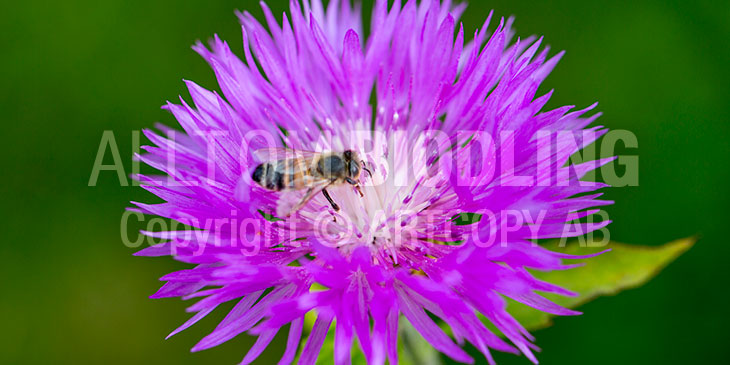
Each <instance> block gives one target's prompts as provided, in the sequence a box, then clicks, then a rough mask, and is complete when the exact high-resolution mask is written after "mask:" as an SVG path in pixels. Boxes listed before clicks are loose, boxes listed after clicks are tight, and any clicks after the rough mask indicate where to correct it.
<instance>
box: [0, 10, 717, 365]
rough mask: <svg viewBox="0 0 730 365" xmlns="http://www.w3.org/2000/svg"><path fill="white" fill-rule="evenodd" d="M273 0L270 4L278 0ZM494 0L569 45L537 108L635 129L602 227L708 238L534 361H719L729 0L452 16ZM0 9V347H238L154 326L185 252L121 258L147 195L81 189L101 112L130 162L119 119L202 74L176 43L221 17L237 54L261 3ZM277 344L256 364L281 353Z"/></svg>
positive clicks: (240, 344)
mask: <svg viewBox="0 0 730 365" xmlns="http://www.w3.org/2000/svg"><path fill="white" fill-rule="evenodd" d="M270 6H271V7H272V9H273V10H274V12H275V13H277V14H281V11H282V10H283V9H284V2H281V1H278V2H274V1H272V2H271V4H270ZM364 7H365V8H369V4H367V3H366V4H365V6H364ZM492 8H493V9H495V13H496V14H497V15H510V14H514V15H515V16H516V17H517V21H516V28H517V31H518V35H520V36H523V37H524V36H527V35H530V34H543V35H545V36H546V40H547V42H548V43H549V44H551V45H552V46H553V49H554V50H560V49H565V50H567V55H566V56H565V57H564V58H563V61H561V63H560V64H559V65H558V67H557V69H556V70H555V71H554V73H553V74H552V75H551V76H550V77H549V78H548V80H547V82H546V86H547V88H555V89H556V93H555V95H554V97H553V99H552V100H551V103H550V106H553V107H554V106H558V105H563V104H575V105H578V106H585V105H588V104H591V103H592V102H593V101H596V100H598V101H600V102H601V104H600V106H599V109H600V110H601V111H603V112H604V113H605V114H604V116H603V117H602V118H601V119H600V122H601V123H602V124H604V125H606V126H608V127H610V128H612V129H627V130H630V131H632V132H634V133H635V134H636V135H637V136H638V141H639V148H638V150H637V149H630V150H629V149H625V150H620V151H619V152H620V153H622V154H629V155H635V154H638V155H639V156H640V185H639V186H638V187H626V188H617V189H613V190H609V191H608V193H607V195H608V196H609V197H610V198H611V199H615V200H616V204H615V205H613V206H611V207H609V208H608V209H607V210H608V212H609V214H610V216H611V219H613V221H614V223H613V224H612V225H611V226H610V229H611V238H612V239H614V240H617V241H622V242H627V243H637V244H646V245H657V244H661V243H664V242H668V241H670V240H673V239H676V238H680V237H686V236H690V235H694V234H701V236H702V238H701V240H700V241H699V243H698V244H697V245H696V247H694V248H693V249H692V250H690V251H689V252H688V253H687V254H685V255H684V256H682V257H681V258H680V259H679V260H678V261H676V262H675V263H673V264H671V265H670V266H669V267H668V268H667V269H666V270H665V271H664V272H662V273H661V274H660V275H659V276H658V277H657V278H655V279H654V280H653V281H651V282H650V283H649V284H647V285H646V286H645V287H643V288H641V289H637V290H630V291H627V292H624V293H622V294H620V295H619V296H616V297H604V298H600V299H598V300H596V301H594V302H592V303H589V304H588V305H585V306H583V307H582V308H581V309H582V310H583V311H585V313H586V314H585V315H583V316H580V317H571V318H559V319H557V320H556V321H555V325H554V326H553V327H551V328H549V329H545V330H540V331H537V332H536V333H535V334H536V336H537V338H538V341H537V344H538V345H539V346H541V347H542V348H543V353H542V354H540V355H539V358H540V360H541V361H542V363H544V364H584V363H593V364H615V363H631V364H641V363H664V364H687V363H701V362H708V363H718V362H725V361H727V356H728V355H730V354H729V352H730V351H729V350H728V348H729V347H728V345H727V341H728V339H729V338H728V335H727V333H728V330H730V326H729V325H730V320H729V318H730V316H729V315H728V311H727V308H728V289H727V284H728V282H727V279H728V258H729V257H730V249H729V248H728V244H727V242H726V239H725V238H726V237H727V234H726V233H723V232H726V230H727V229H728V223H727V221H728V218H730V217H729V215H728V213H727V212H728V210H727V206H728V203H730V202H729V199H728V197H729V195H730V194H728V191H727V188H728V181H730V176H729V174H728V165H729V164H728V160H729V159H728V158H729V157H730V156H729V153H728V152H729V146H728V140H727V137H728V129H729V126H728V125H729V119H730V118H728V105H729V104H728V101H727V98H728V96H729V95H730V94H729V93H728V85H730V77H729V76H730V72H729V71H728V63H729V62H728V61H730V46H729V44H728V40H729V39H730V26H729V24H730V7H729V6H728V2H726V1H725V2H721V1H702V2H687V1H685V2H679V1H646V0H641V1H604V2H587V1H579V0H563V1H555V2H552V3H547V2H532V1H529V2H528V1H489V2H485V3H482V2H481V1H479V2H474V3H472V4H471V6H470V8H469V9H470V10H469V11H468V12H467V13H466V16H465V18H464V19H463V20H464V25H465V29H472V30H473V29H474V28H475V27H477V26H480V25H481V23H482V20H483V18H484V17H485V16H486V14H487V13H488V11H489V9H492ZM0 9H2V14H3V15H2V21H0V34H1V36H0V37H2V40H3V46H2V51H0V52H1V54H2V56H0V79H1V80H2V84H3V87H2V89H0V93H1V95H2V97H1V98H0V109H1V110H0V113H1V114H0V115H2V127H3V128H2V130H3V132H2V136H3V143H2V147H0V148H2V152H3V153H2V157H3V163H2V166H3V170H4V173H3V176H5V178H4V179H3V180H4V181H3V184H2V187H3V192H2V202H3V209H2V219H1V220H0V222H2V224H3V229H2V232H3V234H2V236H3V242H2V245H0V255H1V256H0V257H1V258H2V264H1V265H0V282H1V283H2V299H1V300H0V313H2V314H3V315H2V320H0V328H1V329H2V330H1V331H0V363H3V364H22V363H74V364H81V363H132V362H142V363H166V364H167V363H169V364H172V363H176V364H180V363H191V364H192V363H234V362H238V361H240V360H241V359H242V356H243V354H244V353H245V351H246V349H247V348H248V346H249V345H250V344H251V343H252V340H251V338H248V337H246V336H239V337H238V338H236V339H235V340H233V341H230V342H228V343H226V344H224V345H222V346H220V347H218V348H214V349H211V350H207V351H204V352H202V353H194V354H191V353H190V352H189V351H188V350H189V348H190V347H192V345H194V344H195V343H196V342H197V340H198V339H200V338H201V337H202V336H203V335H204V334H206V333H208V332H209V331H210V330H212V329H213V327H214V326H215V324H216V318H209V319H207V320H204V321H202V322H201V323H199V324H198V325H197V326H195V327H193V328H192V329H189V330H187V331H185V332H183V333H181V334H179V335H177V336H176V337H173V338H172V339H170V340H167V341H165V340H164V337H165V336H166V335H167V334H168V333H169V332H170V331H171V330H172V329H174V328H175V327H176V326H178V325H179V324H181V323H182V322H184V321H185V320H186V319H187V318H188V316H189V315H188V314H186V313H185V312H184V308H185V307H186V303H184V302H182V301H180V300H178V299H167V300H155V301H153V300H150V299H147V296H148V295H150V294H152V293H153V292H154V291H155V290H156V289H157V288H158V286H159V285H160V283H159V282H158V281H157V278H158V277H160V276H162V275H163V274H165V273H167V272H169V271H171V270H174V269H177V268H181V267H183V266H184V265H181V264H179V263H175V262H173V261H172V260H170V259H169V258H157V259H151V258H136V257H133V256H132V253H133V252H134V251H136V249H133V248H129V247H126V246H125V245H123V244H122V242H121V238H120V217H121V214H122V212H123V209H124V208H125V207H126V206H127V205H128V201H130V200H142V201H153V198H152V197H150V196H149V195H148V194H146V193H144V192H143V191H142V189H140V188H135V187H121V186H120V185H119V182H118V180H117V178H116V175H115V174H114V173H112V172H102V173H101V176H100V178H99V182H98V185H97V186H95V187H89V186H87V183H88V181H89V175H90V172H91V168H92V165H93V162H94V158H95V155H96V152H97V149H98V146H99V141H100V138H101V135H102V132H103V131H104V130H112V131H114V133H115V136H116V141H117V143H118V145H119V148H120V150H121V152H122V156H123V158H124V163H125V166H126V167H127V171H128V172H129V169H130V167H131V160H130V158H129V156H130V155H131V150H132V131H135V130H140V129H141V128H143V127H150V126H152V125H153V123H154V122H155V121H162V122H163V123H166V124H168V125H175V123H174V120H173V118H172V117H171V116H170V115H168V114H167V113H166V112H164V111H162V110H160V109H159V107H160V105H161V104H162V103H163V102H164V101H165V100H167V99H170V100H174V99H176V97H177V95H178V94H183V95H185V96H186V97H187V93H186V91H185V88H184V84H183V83H182V81H181V79H182V78H186V79H191V80H196V81H197V82H198V83H200V84H201V85H203V86H207V87H209V88H216V83H215V80H214V76H213V73H212V72H211V71H210V70H209V68H208V66H207V65H206V64H205V63H204V61H203V60H202V59H201V58H200V57H198V55H197V54H195V53H194V52H193V51H192V50H191V49H190V45H191V44H192V43H193V42H194V41H195V40H196V39H203V40H206V39H208V38H209V37H211V36H212V35H213V34H214V33H218V34H220V35H221V37H222V38H224V39H227V40H228V41H229V42H230V44H231V45H232V46H233V47H234V49H236V50H237V51H238V53H239V54H240V53H241V34H240V27H239V26H238V23H237V19H236V18H235V16H234V15H233V10H234V9H241V10H243V9H249V10H252V12H253V13H254V14H255V15H257V16H259V17H260V16H261V12H260V10H259V8H258V4H257V3H256V2H254V1H244V0H237V1H215V2H203V1H196V2H193V1H129V0H127V1H118V0H107V1H89V0H69V1H53V2H51V1H48V2H39V1H25V2H20V1H14V2H4V4H3V5H0ZM467 33H471V32H467ZM547 88H546V89H547ZM107 158H108V160H106V161H105V162H110V159H109V156H107ZM213 317H215V316H213ZM217 317H218V318H220V317H221V314H218V315H217ZM279 340H281V339H279ZM278 343H279V345H277V346H272V347H271V348H270V349H268V350H267V351H266V352H265V353H264V356H263V357H262V358H260V359H259V363H269V362H271V361H273V360H278V356H279V354H280V352H281V347H280V346H281V341H279V342H278ZM497 359H498V361H499V362H500V363H501V364H513V363H514V364H527V363H528V361H527V360H526V359H525V358H524V357H516V356H513V355H504V354H501V355H499V356H498V357H497Z"/></svg>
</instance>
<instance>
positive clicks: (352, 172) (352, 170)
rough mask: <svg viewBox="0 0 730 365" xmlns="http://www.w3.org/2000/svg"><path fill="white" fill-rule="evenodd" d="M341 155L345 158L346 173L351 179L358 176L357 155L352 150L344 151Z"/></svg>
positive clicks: (358, 164)
mask: <svg viewBox="0 0 730 365" xmlns="http://www.w3.org/2000/svg"><path fill="white" fill-rule="evenodd" d="M342 156H343V157H344V158H345V164H346V165H347V175H348V177H350V178H352V179H357V178H358V177H360V163H359V162H358V161H357V157H356V156H355V153H354V152H352V150H347V151H345V152H344V153H343V154H342Z"/></svg>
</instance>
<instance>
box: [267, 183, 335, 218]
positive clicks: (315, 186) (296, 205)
mask: <svg viewBox="0 0 730 365" xmlns="http://www.w3.org/2000/svg"><path fill="white" fill-rule="evenodd" d="M331 184H332V182H331V181H329V180H317V181H313V182H312V184H311V185H310V186H309V188H307V191H306V192H305V193H304V195H301V194H300V193H299V192H298V191H290V192H287V193H284V194H281V196H280V197H279V201H278V202H277V205H276V215H277V216H278V217H289V216H290V215H292V213H294V212H296V211H297V210H299V209H301V208H302V207H303V206H305V205H306V204H307V203H308V202H309V201H310V200H312V198H314V197H315V196H317V194H319V193H320V192H322V190H323V189H325V188H327V187H328V186H330V185H331Z"/></svg>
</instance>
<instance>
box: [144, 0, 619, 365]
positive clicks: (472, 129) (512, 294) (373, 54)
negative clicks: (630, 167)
mask: <svg viewBox="0 0 730 365" xmlns="http://www.w3.org/2000/svg"><path fill="white" fill-rule="evenodd" d="M262 6H263V9H264V14H265V16H266V22H267V28H265V27H264V26H262V25H261V24H260V23H259V22H257V21H256V20H255V19H254V18H253V17H252V16H251V15H250V14H248V13H242V14H238V15H239V18H240V21H241V23H242V25H243V26H242V29H243V43H244V44H243V48H244V55H245V57H244V58H243V60H242V59H240V58H239V57H237V56H236V55H234V54H233V53H232V51H231V49H230V48H229V46H228V44H227V43H226V42H224V41H221V40H220V39H218V37H216V38H215V39H214V40H213V41H212V42H211V44H210V49H208V48H206V47H205V46H204V45H202V44H200V43H198V44H196V45H195V46H194V47H193V48H194V49H195V51H197V52H198V53H200V55H202V56H203V58H205V60H207V61H208V62H209V63H210V65H211V66H212V68H213V70H214V71H215V74H216V77H217V79H218V82H219V86H220V89H221V91H222V95H219V94H218V93H216V92H211V91H208V90H206V89H204V88H202V87H200V86H198V85H197V84H195V83H193V82H191V81H186V83H187V86H188V88H189V92H190V95H191V97H192V100H193V102H194V107H193V106H191V105H188V104H187V103H186V102H185V101H184V100H183V99H182V98H181V99H180V103H181V104H180V105H176V104H172V103H168V105H167V106H166V109H168V110H169V111H170V112H172V113H173V115H174V116H175V118H176V119H177V120H178V122H179V123H180V124H181V126H182V128H183V129H184V132H177V131H174V130H172V129H169V128H165V127H162V126H160V129H161V130H162V131H163V132H164V134H165V136H164V137H163V136H160V135H158V134H155V133H154V132H151V131H149V130H147V131H145V134H146V136H147V137H148V138H149V139H150V141H152V142H153V143H154V144H155V145H156V146H154V147H152V146H145V147H144V149H145V151H146V153H145V154H144V155H141V156H138V157H139V158H140V159H141V160H142V161H144V162H145V163H147V164H149V165H150V166H152V167H154V168H156V169H159V170H161V171H163V172H165V173H166V174H167V175H168V176H163V177H159V176H139V177H138V178H139V180H140V181H141V182H142V183H143V187H144V188H145V189H147V190H148V191H150V192H152V193H153V194H155V195H157V196H158V197H160V198H162V199H163V200H164V202H163V203H160V204H143V203H134V204H135V205H136V206H137V207H138V209H139V211H141V212H143V213H146V214H151V215H157V216H162V217H166V218H170V219H173V220H176V221H179V222H182V223H184V224H186V225H188V226H189V227H193V228H194V229H184V230H175V231H165V232H144V233H145V234H147V235H149V236H152V237H157V238H161V239H165V240H167V241H166V242H165V243H161V244H159V245H155V246H152V247H149V248H146V249H144V250H142V251H140V252H139V253H137V254H138V255H141V256H163V255H173V256H174V257H175V258H176V259H178V260H180V261H183V262H187V263H190V264H194V265H195V266H194V267H192V268H190V269H187V270H182V271H177V272H173V273H170V274H168V275H166V276H164V277H163V278H162V280H164V281H166V282H167V283H166V284H164V285H163V286H162V288H161V289H160V290H159V291H158V292H157V293H155V294H154V295H153V296H152V297H153V298H163V297H183V298H184V299H189V298H201V299H200V300H199V301H198V302H197V303H195V304H194V305H192V306H191V307H190V308H189V311H190V312H193V313H195V315H194V316H193V317H192V318H191V319H190V320H189V321H187V322H186V323H185V324H183V325H182V326H181V327H180V328H178V329H177V330H175V331H174V332H172V334H171V335H173V334H175V333H178V332H180V331H182V330H184V329H186V328H188V327H189V326H191V325H193V324H194V323H196V322H197V321H198V320H200V319H201V318H203V317H205V316H206V315H208V314H209V313H210V312H211V311H213V310H214V309H215V308H216V307H217V306H219V305H220V304H222V303H224V302H228V301H231V300H237V301H238V303H237V304H236V305H235V307H234V308H233V309H232V310H231V311H230V312H229V313H228V315H227V316H226V317H225V319H224V320H223V321H222V322H221V323H220V324H219V325H218V326H217V327H216V329H215V330H214V331H213V332H212V333H211V334H209V335H208V336H206V337H205V338H203V339H202V340H201V341H200V342H199V343H198V344H197V345H195V347H194V348H193V351H197V350H204V349H207V348H210V347H213V346H217V345H219V344H221V343H223V342H225V341H227V340H229V339H231V338H233V337H235V336H237V335H239V334H241V333H244V332H247V333H249V334H253V335H256V336H258V339H257V341H256V343H255V344H254V345H253V347H252V348H251V349H250V350H249V352H248V354H247V355H246V356H245V358H244V359H243V363H250V362H251V361H253V360H254V359H256V357H257V356H258V355H260V354H261V352H262V351H263V350H264V349H265V348H266V346H267V345H268V344H269V343H270V341H271V340H272V339H273V337H274V336H275V335H276V334H277V332H278V331H280V330H281V329H282V328H283V327H285V326H286V325H290V326H289V327H288V328H289V331H288V332H289V333H288V341H287V347H286V350H285V352H284V354H283V358H282V360H281V363H289V362H291V361H292V360H293V359H294V358H295V356H296V355H297V352H298V350H300V351H301V354H300V361H301V363H304V364H307V363H314V362H315V360H316V358H317V356H318V354H319V351H320V348H321V347H322V344H323V341H324V340H325V336H326V334H327V332H328V331H329V329H330V326H331V325H332V324H334V330H335V347H334V349H335V350H334V351H335V354H334V357H335V360H336V362H337V363H338V364H339V363H347V362H349V360H350V351H351V348H352V343H353V341H354V340H355V339H357V342H358V343H359V347H360V349H361V351H362V352H363V354H364V356H365V358H366V359H367V360H368V362H369V363H373V364H382V363H383V362H384V361H385V360H386V359H388V360H389V361H390V362H392V363H395V362H397V361H398V352H397V341H398V321H399V317H401V316H404V317H405V319H406V320H408V321H409V322H410V323H411V324H412V326H413V327H414V328H415V329H416V330H417V331H418V332H419V333H420V334H421V335H422V336H423V337H424V338H425V339H426V340H427V341H428V342H429V343H430V344H431V345H432V346H433V347H434V348H436V349H437V350H439V351H441V352H443V353H444V354H446V355H447V356H449V357H451V358H453V359H454V360H456V361H461V362H471V361H473V359H472V358H471V357H470V356H469V355H468V354H467V353H466V352H465V351H464V350H463V349H462V346H460V345H462V344H464V343H465V341H468V342H470V343H471V344H473V345H474V346H475V347H476V348H478V349H479V350H480V351H481V352H482V353H483V354H484V356H485V357H486V358H487V359H488V360H489V362H490V363H492V362H493V360H492V357H491V355H490V352H489V351H490V348H491V349H495V350H499V351H507V352H514V353H520V352H521V353H523V354H524V355H525V356H527V357H528V358H529V359H530V360H532V361H533V362H537V360H536V359H535V357H534V355H533V353H532V351H533V350H536V349H537V347H536V346H535V345H534V344H533V343H532V341H533V340H534V339H533V337H532V336H531V335H530V334H529V333H528V332H527V331H526V329H525V328H523V327H522V326H521V325H520V323H518V322H517V321H516V320H515V319H514V318H512V317H511V316H510V314H509V313H507V312H506V310H505V307H506V302H505V297H506V298H511V299H514V300H516V301H519V302H522V303H524V304H526V305H529V306H532V307H534V308H537V309H539V310H541V311H545V312H548V313H552V314H557V315H574V314H578V313H577V312H574V311H572V310H569V309H565V308H562V307H560V306H558V305H556V304H554V303H552V302H550V301H549V300H547V299H545V298H544V297H542V296H541V295H539V294H537V292H549V293H557V294H561V295H574V293H571V292H569V291H567V290H564V289H562V288H560V287H557V286H554V285H551V284H550V283H546V282H542V281H539V280H537V279H535V278H534V277H533V276H532V275H531V274H530V272H529V271H527V268H529V269H536V270H561V269H568V268H570V267H573V266H574V265H569V264H563V262H562V260H563V259H570V258H576V257H574V256H570V257H569V256H566V255H562V254H559V253H555V252H551V251H548V250H546V249H544V248H542V247H540V246H538V245H536V244H534V240H536V239H545V238H559V237H568V236H578V235H582V234H584V233H587V232H589V231H591V230H594V229H598V228H602V227H604V226H605V225H606V224H608V222H602V223H597V224H588V223H585V222H582V221H581V218H584V217H586V216H588V215H591V214H593V213H595V212H596V211H597V210H596V209H595V207H597V206H601V205H605V204H609V203H610V202H608V201H602V200H597V198H598V197H599V196H600V194H590V192H592V191H594V190H596V189H599V188H601V187H604V186H605V185H603V184H599V183H587V182H585V181H580V180H579V179H581V178H582V177H583V175H585V174H586V173H587V172H589V171H591V170H593V169H595V168H597V167H598V166H601V165H602V164H604V163H606V162H608V161H610V160H611V159H610V158H608V159H603V160H598V161H591V162H585V163H582V164H577V165H572V164H570V163H569V157H570V156H571V155H572V154H574V153H575V152H577V151H579V150H581V149H582V148H583V147H585V146H587V145H589V144H591V143H592V142H593V141H595V140H596V139H597V138H599V137H600V136H601V135H602V134H603V133H605V129H601V128H600V127H592V128H587V126H588V125H589V124H590V123H591V122H592V121H593V120H594V119H595V118H596V117H597V116H598V115H594V116H592V117H588V118H583V117H582V116H583V115H584V114H585V113H586V112H588V111H589V110H591V109H592V108H593V107H594V106H590V107H588V108H586V109H583V110H580V111H574V112H569V111H570V109H571V108H572V107H561V108H557V109H554V110H550V111H541V110H542V109H543V106H544V105H545V104H546V103H547V101H548V99H549V98H550V95H551V94H552V92H549V93H547V94H546V95H542V96H539V97H536V93H537V89H538V86H539V85H540V83H541V82H542V81H543V80H544V79H545V77H547V75H548V74H549V72H550V71H551V70H552V68H553V67H554V66H555V64H556V63H557V62H558V60H559V59H560V57H561V56H562V53H559V54H557V55H556V56H553V57H551V58H548V48H547V47H544V48H542V50H540V47H541V42H542V39H535V38H532V37H530V38H528V39H524V40H519V39H518V40H516V41H512V35H513V31H512V30H511V24H512V21H511V19H510V20H507V21H506V22H505V20H504V19H502V20H500V21H499V24H498V25H497V26H496V29H494V30H493V31H492V32H489V31H488V30H487V28H488V25H489V23H490V19H491V14H490V16H489V18H488V19H487V20H486V21H485V23H484V25H483V26H482V27H481V28H480V29H479V30H477V31H476V32H474V33H473V40H471V41H469V42H467V43H466V44H464V40H465V36H464V31H463V27H462V26H461V25H459V27H458V29H456V24H457V19H458V18H459V16H460V15H461V14H462V13H463V11H464V9H465V6H464V5H463V4H459V5H452V4H451V3H450V1H446V2H444V3H441V2H439V1H422V2H420V4H416V2H415V1H408V3H407V4H405V6H401V2H400V1H395V4H393V6H392V7H391V8H390V9H388V6H387V1H376V4H375V6H374V9H373V15H372V24H371V27H370V28H371V32H370V33H371V34H370V35H369V37H367V38H365V37H363V36H362V35H363V32H362V30H361V29H362V24H361V14H360V10H359V9H353V8H352V7H351V6H350V5H349V3H348V2H344V3H343V2H340V1H334V0H333V1H330V2H329V6H328V7H327V9H326V11H325V10H324V9H323V6H322V4H321V3H320V1H319V0H313V1H312V2H311V4H309V3H308V2H305V3H304V4H303V5H302V6H300V4H299V3H298V2H296V1H292V2H291V9H290V10H291V11H290V13H289V14H284V15H283V20H282V24H281V25H279V23H278V21H277V19H275V17H274V16H273V15H272V14H271V12H270V11H269V9H268V8H267V7H266V5H262ZM267 29H268V30H267ZM271 147H280V148H282V147H286V148H287V149H288V150H290V151H294V152H295V151H317V152H323V151H334V152H337V151H339V152H342V151H345V150H352V151H355V152H356V153H357V154H358V155H359V156H361V157H362V159H363V160H364V161H363V165H362V166H363V167H364V168H367V169H368V170H369V171H368V172H363V173H362V175H361V177H360V183H361V185H362V187H361V190H362V193H363V195H362V196H360V195H359V194H358V193H357V192H356V191H355V189H354V188H353V187H352V186H350V185H343V186H333V187H332V188H331V189H329V190H330V194H331V196H332V199H333V200H334V201H335V202H337V204H338V205H339V207H340V209H339V211H336V210H334V209H333V208H332V206H331V204H330V203H328V201H327V200H326V199H325V197H324V196H323V195H322V194H317V195H316V196H314V197H313V198H312V199H311V200H310V201H308V202H306V204H304V205H303V206H302V207H301V209H298V210H295V211H293V212H292V213H293V214H292V215H291V216H289V217H286V216H284V215H282V214H281V213H282V210H281V207H282V206H287V205H286V204H289V205H288V206H291V204H290V203H291V202H290V201H289V200H291V199H301V198H302V195H303V194H304V192H302V191H289V192H277V191H272V190H267V189H264V188H262V187H261V186H259V185H257V184H255V183H253V181H252V179H251V173H252V171H253V169H254V168H255V167H256V166H257V164H259V163H261V162H262V161H261V160H260V157H257V156H258V154H257V153H258V151H261V150H262V149H264V148H271ZM257 158H259V159H258V160H257ZM464 213H473V215H468V216H469V217H477V218H480V219H479V220H478V222H477V223H473V224H462V223H460V222H462V220H463V218H464V217H465V215H463V214H464ZM272 216H279V217H280V218H284V219H273V218H272ZM459 217H461V218H462V219H457V218H459ZM310 311H313V313H315V314H316V321H315V323H314V325H313V327H312V329H311V331H310V332H309V334H308V336H304V338H302V334H303V332H306V329H304V327H305V325H304V323H305V322H304V316H305V314H306V313H308V312H310ZM435 317H438V320H436V321H435V320H434V318H435ZM483 321H488V322H491V323H492V324H493V325H494V326H495V327H496V328H497V329H498V330H499V331H500V332H501V335H502V337H500V336H498V335H497V334H494V333H492V332H491V331H490V330H488V329H487V328H486V327H485V325H484V324H483ZM444 324H445V325H446V326H448V328H449V330H448V332H449V334H447V332H445V331H444V330H443V328H446V326H444ZM300 341H303V348H302V349H299V345H300Z"/></svg>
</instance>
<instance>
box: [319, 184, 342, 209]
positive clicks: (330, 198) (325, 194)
mask: <svg viewBox="0 0 730 365" xmlns="http://www.w3.org/2000/svg"><path fill="white" fill-rule="evenodd" d="M322 194H324V197H325V198H327V201H328V202H330V205H331V206H332V209H334V210H335V211H336V212H339V211H340V206H339V205H337V203H335V201H334V200H332V197H331V196H330V193H328V192H327V189H322Z"/></svg>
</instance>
